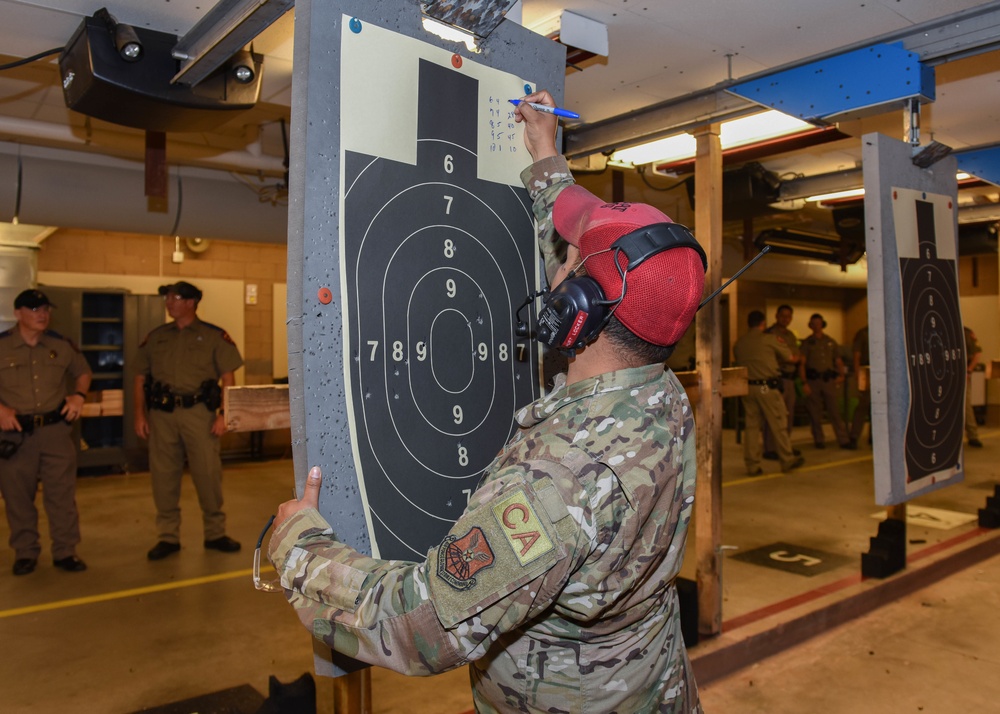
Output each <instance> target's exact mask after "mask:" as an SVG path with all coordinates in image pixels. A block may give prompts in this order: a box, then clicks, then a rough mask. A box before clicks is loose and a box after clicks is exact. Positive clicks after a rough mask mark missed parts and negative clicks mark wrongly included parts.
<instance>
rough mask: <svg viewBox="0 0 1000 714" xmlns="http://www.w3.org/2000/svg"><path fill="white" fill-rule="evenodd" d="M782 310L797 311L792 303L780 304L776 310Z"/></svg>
mask: <svg viewBox="0 0 1000 714" xmlns="http://www.w3.org/2000/svg"><path fill="white" fill-rule="evenodd" d="M782 310H788V312H795V310H793V309H792V306H791V305H778V309H777V310H775V312H781V311H782Z"/></svg>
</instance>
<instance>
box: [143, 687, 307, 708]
mask: <svg viewBox="0 0 1000 714" xmlns="http://www.w3.org/2000/svg"><path fill="white" fill-rule="evenodd" d="M262 704H264V697H263V696H262V695H261V693H260V692H258V691H257V690H256V689H254V688H253V687H251V686H250V685H249V684H241V685H240V686H238V687H232V688H231V689H223V690H222V691H221V692H213V693H211V694H203V695H201V696H200V697H194V698H192V699H185V700H183V701H180V702H173V703H172V704H164V705H163V706H159V707H152V708H147V709H141V710H139V711H138V712H134V713H133V714H195V712H197V714H256V713H257V712H258V711H261V709H260V707H261V705H262ZM275 711H283V710H275ZM315 711H316V707H315V705H313V712H315Z"/></svg>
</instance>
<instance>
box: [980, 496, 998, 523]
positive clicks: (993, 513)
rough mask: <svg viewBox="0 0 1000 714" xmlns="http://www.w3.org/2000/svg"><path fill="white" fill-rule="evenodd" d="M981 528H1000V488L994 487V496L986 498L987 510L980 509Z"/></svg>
mask: <svg viewBox="0 0 1000 714" xmlns="http://www.w3.org/2000/svg"><path fill="white" fill-rule="evenodd" d="M979 527H980V528H1000V486H994V487H993V495H992V496H987V497H986V508H980V509H979Z"/></svg>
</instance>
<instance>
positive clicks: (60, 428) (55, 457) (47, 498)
mask: <svg viewBox="0 0 1000 714" xmlns="http://www.w3.org/2000/svg"><path fill="white" fill-rule="evenodd" d="M71 429H72V427H71V426H70V425H69V424H67V423H65V422H56V423H54V424H48V425H46V426H39V427H35V429H34V431H33V432H32V433H31V434H25V435H24V441H23V442H22V443H21V447H20V448H19V449H18V450H17V453H15V454H14V455H13V456H11V457H10V458H9V459H7V460H5V461H0V492H2V493H3V499H4V505H5V507H6V510H7V523H8V524H9V525H10V547H11V548H13V550H14V553H15V557H16V558H18V559H20V558H38V554H39V552H40V544H39V540H38V539H39V535H38V509H37V508H35V496H36V495H37V493H38V485H39V483H41V486H42V504H43V505H44V507H45V514H46V516H48V519H49V534H50V536H51V537H52V558H53V560H61V559H62V558H68V557H70V556H72V555H75V554H76V546H77V544H78V543H79V542H80V518H79V515H78V514H77V509H76V449H75V448H74V446H73V439H72V438H71V436H70V431H71ZM4 435H5V436H6V437H8V438H12V440H13V441H18V440H20V439H21V434H18V433H16V432H5V434H4Z"/></svg>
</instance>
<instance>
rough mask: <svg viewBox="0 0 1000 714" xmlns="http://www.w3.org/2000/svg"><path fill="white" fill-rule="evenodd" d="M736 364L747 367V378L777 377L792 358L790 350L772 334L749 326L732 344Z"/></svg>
mask: <svg viewBox="0 0 1000 714" xmlns="http://www.w3.org/2000/svg"><path fill="white" fill-rule="evenodd" d="M733 355H734V356H735V358H736V364H738V365H740V366H742V367H746V368H747V378H748V379H777V378H778V377H780V376H781V369H782V367H783V366H784V365H785V364H786V363H787V361H788V360H790V359H792V350H791V349H790V348H789V347H788V345H786V344H785V343H784V342H783V341H782V340H780V339H779V338H778V337H776V336H775V335H773V334H768V333H766V332H763V331H762V330H760V329H758V328H756V327H751V328H750V331H749V332H747V333H746V334H745V335H743V337H741V338H740V339H739V340H737V341H736V344H735V345H734V346H733Z"/></svg>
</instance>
